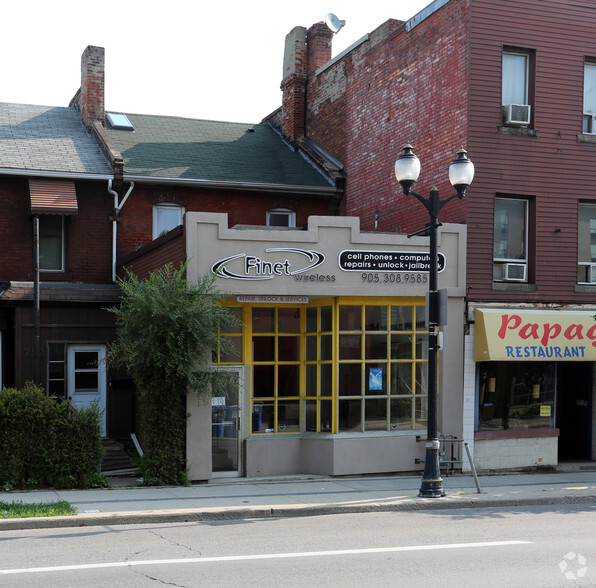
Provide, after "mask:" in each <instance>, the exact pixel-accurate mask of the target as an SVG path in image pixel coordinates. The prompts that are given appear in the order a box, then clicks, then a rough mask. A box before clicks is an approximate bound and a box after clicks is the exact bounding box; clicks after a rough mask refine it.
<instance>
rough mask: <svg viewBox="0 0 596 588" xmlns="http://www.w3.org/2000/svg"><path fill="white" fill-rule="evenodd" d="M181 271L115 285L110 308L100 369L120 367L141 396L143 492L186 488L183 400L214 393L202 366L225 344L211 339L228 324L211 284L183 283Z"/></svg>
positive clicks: (169, 268)
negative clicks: (111, 338)
mask: <svg viewBox="0 0 596 588" xmlns="http://www.w3.org/2000/svg"><path fill="white" fill-rule="evenodd" d="M185 271H186V265H185V264H184V265H181V266H180V268H179V269H175V268H174V266H173V265H172V264H171V263H169V264H167V265H165V266H164V267H162V268H161V269H158V270H156V271H154V272H152V273H151V274H150V275H149V277H148V278H146V279H143V280H141V279H139V278H138V277H137V276H135V275H134V274H131V273H129V274H128V275H127V278H126V279H124V280H120V281H119V284H120V287H121V288H122V300H121V304H120V306H118V307H114V308H110V309H109V310H110V312H112V313H114V314H115V315H116V325H117V338H116V341H115V342H114V343H113V345H112V346H111V347H110V349H109V351H108V363H110V364H111V365H115V366H125V367H126V369H127V370H128V372H129V373H130V375H131V376H132V378H133V380H134V382H135V384H136V386H137V389H138V390H139V392H140V394H141V399H142V400H141V436H142V441H143V448H144V453H145V457H144V459H143V461H142V464H141V468H142V473H143V476H144V479H145V483H147V484H181V483H184V482H185V481H186V462H185V439H186V416H187V415H186V410H185V399H186V394H187V393H196V394H208V393H210V392H211V390H212V387H213V386H217V384H218V380H217V378H216V375H217V374H216V372H214V371H213V370H209V369H208V368H207V367H206V366H207V365H208V364H209V363H210V360H211V355H212V353H213V352H214V351H216V350H217V349H218V347H220V346H221V345H225V344H226V341H225V340H223V339H221V338H220V337H219V336H218V332H219V330H225V329H226V328H227V327H228V326H229V325H231V324H232V323H233V322H234V320H235V319H234V317H233V315H232V314H231V313H230V312H229V311H228V310H227V309H226V308H225V307H223V306H222V305H221V300H222V296H223V295H222V294H221V293H219V292H218V291H217V290H216V289H215V287H214V278H213V277H211V276H208V275H205V276H203V277H201V278H199V280H198V283H197V284H196V285H195V284H189V283H188V282H187V281H186V279H185V277H184V276H185Z"/></svg>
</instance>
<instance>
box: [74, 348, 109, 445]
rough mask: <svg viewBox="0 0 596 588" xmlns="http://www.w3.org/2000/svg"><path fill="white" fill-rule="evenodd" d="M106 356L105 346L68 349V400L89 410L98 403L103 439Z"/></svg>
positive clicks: (104, 426)
mask: <svg viewBox="0 0 596 588" xmlns="http://www.w3.org/2000/svg"><path fill="white" fill-rule="evenodd" d="M105 356H106V349H105V346H103V345H71V346H69V347H68V362H67V365H68V398H69V400H70V403H71V404H72V405H73V406H74V407H76V408H89V407H91V406H93V404H94V403H97V405H98V407H99V410H100V411H101V423H100V424H101V435H102V437H105V436H106V370H105Z"/></svg>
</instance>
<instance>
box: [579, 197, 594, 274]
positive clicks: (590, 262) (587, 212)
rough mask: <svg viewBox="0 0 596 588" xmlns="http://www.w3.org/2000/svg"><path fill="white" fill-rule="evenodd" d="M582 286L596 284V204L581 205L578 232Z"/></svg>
mask: <svg viewBox="0 0 596 588" xmlns="http://www.w3.org/2000/svg"><path fill="white" fill-rule="evenodd" d="M577 236H578V238H577V254H578V260H577V263H578V277H577V281H578V282H579V283H580V284H596V204H580V205H579V219H578V230H577Z"/></svg>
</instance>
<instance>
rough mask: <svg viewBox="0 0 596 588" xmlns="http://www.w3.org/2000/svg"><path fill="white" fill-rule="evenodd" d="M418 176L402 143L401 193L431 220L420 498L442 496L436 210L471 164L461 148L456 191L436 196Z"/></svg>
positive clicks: (470, 174) (459, 191)
mask: <svg viewBox="0 0 596 588" xmlns="http://www.w3.org/2000/svg"><path fill="white" fill-rule="evenodd" d="M419 175H420V160H419V159H418V157H416V155H415V154H414V152H413V151H412V146H411V145H410V144H406V145H404V149H403V152H402V154H401V155H400V156H399V157H398V158H397V161H396V162H395V177H396V178H397V181H398V182H399V183H400V184H401V187H402V189H403V191H404V194H405V195H406V196H408V195H409V194H412V195H413V196H415V197H416V198H417V199H418V200H419V201H420V202H422V204H424V206H425V207H426V209H427V210H428V212H429V216H430V222H429V224H428V225H427V226H426V228H425V229H423V230H422V231H418V232H417V233H414V234H415V235H419V234H423V233H424V234H426V235H429V236H430V269H429V280H428V292H429V294H428V421H427V434H426V445H425V448H426V457H425V461H424V473H423V475H422V484H421V486H420V492H419V493H418V496H421V497H423V498H440V497H442V496H445V492H444V490H443V479H442V478H441V470H440V466H439V439H438V432H437V383H438V382H437V351H438V340H439V333H438V327H439V324H438V323H439V291H438V289H437V273H438V255H437V228H438V227H440V226H441V223H440V222H439V212H440V211H441V209H442V208H443V206H445V205H446V204H447V203H448V202H450V201H451V200H453V199H454V198H459V199H460V200H461V199H462V198H463V197H464V196H465V195H466V189H467V187H468V186H469V185H470V184H471V183H472V180H473V179H474V164H473V163H472V162H471V161H470V160H469V159H468V157H467V153H466V150H465V149H464V148H463V147H462V148H461V149H460V150H459V151H458V152H457V157H456V158H455V160H454V161H453V162H452V163H451V165H450V166H449V181H450V182H451V184H452V186H453V187H454V188H455V190H456V194H454V195H453V196H450V197H449V198H446V199H445V200H440V199H439V190H438V189H437V188H432V189H431V191H430V196H429V198H424V197H423V196H420V194H417V193H416V192H414V191H413V190H412V186H413V185H414V184H415V183H416V181H417V180H418V176H419Z"/></svg>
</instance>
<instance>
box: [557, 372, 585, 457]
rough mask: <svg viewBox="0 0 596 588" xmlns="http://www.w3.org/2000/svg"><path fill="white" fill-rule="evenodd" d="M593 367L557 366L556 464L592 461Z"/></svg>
mask: <svg viewBox="0 0 596 588" xmlns="http://www.w3.org/2000/svg"><path fill="white" fill-rule="evenodd" d="M593 365H594V364H593V363H592V362H588V361H581V362H573V363H566V362H559V363H558V365H557V368H558V369H557V428H558V429H559V431H560V437H559V460H565V459H566V460H570V459H571V460H573V459H576V460H577V459H592V457H593V456H592V455H591V453H592V451H591V446H592V387H593V384H592V378H593V375H592V372H593Z"/></svg>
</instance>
